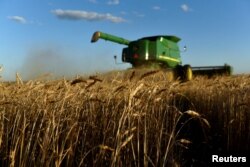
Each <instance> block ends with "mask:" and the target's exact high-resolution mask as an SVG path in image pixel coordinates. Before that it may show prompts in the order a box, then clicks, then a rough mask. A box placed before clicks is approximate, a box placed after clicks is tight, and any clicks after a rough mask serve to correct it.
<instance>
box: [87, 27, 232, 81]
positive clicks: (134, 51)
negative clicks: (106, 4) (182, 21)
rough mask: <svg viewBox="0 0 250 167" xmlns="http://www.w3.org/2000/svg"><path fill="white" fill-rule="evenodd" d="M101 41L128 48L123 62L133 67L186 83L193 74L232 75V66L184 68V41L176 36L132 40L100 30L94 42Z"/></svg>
mask: <svg viewBox="0 0 250 167" xmlns="http://www.w3.org/2000/svg"><path fill="white" fill-rule="evenodd" d="M100 38H101V39H104V40H108V41H112V42H115V43H118V44H123V45H126V46H127V47H125V48H123V50H122V61H123V62H125V63H130V64H131V65H132V67H133V68H146V69H152V68H153V69H163V70H171V71H173V72H174V76H175V78H180V79H181V80H185V81H189V80H192V77H193V75H208V76H212V75H231V74H232V67H231V66H229V65H227V64H225V65H224V66H204V67H191V66H190V65H188V64H187V65H182V61H181V56H180V49H179V46H178V42H179V41H180V40H181V39H180V38H178V37H176V36H169V35H158V36H151V37H144V38H140V39H138V40H135V41H129V40H127V39H124V38H121V37H117V36H114V35H110V34H107V33H103V32H100V31H97V32H95V33H94V34H93V36H92V39H91V42H96V41H98V39H100ZM115 58H116V57H115Z"/></svg>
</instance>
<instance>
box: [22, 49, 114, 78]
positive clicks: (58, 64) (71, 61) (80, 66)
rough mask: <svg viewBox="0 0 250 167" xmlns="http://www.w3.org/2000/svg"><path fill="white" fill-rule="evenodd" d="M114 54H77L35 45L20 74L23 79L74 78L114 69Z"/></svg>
mask: <svg viewBox="0 0 250 167" xmlns="http://www.w3.org/2000/svg"><path fill="white" fill-rule="evenodd" d="M116 68H117V66H115V63H114V60H113V57H112V56H103V55H88V54H87V53H86V52H85V53H84V54H82V55H76V54H74V53H72V54H71V53H70V52H69V51H65V50H64V49H62V48H60V47H55V46H47V47H33V48H32V49H30V50H29V51H28V53H27V56H26V57H25V59H24V62H23V65H22V67H21V70H20V74H21V76H22V79H23V80H34V79H45V80H47V79H59V78H62V77H65V78H74V77H76V75H81V76H84V75H92V74H95V73H103V72H106V71H110V70H114V69H116Z"/></svg>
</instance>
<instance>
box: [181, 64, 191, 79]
mask: <svg viewBox="0 0 250 167" xmlns="http://www.w3.org/2000/svg"><path fill="white" fill-rule="evenodd" d="M182 78H183V80H184V81H191V80H192V79H193V71H192V68H191V66H190V65H184V66H183V75H182Z"/></svg>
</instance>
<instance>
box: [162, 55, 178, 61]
mask: <svg viewBox="0 0 250 167" xmlns="http://www.w3.org/2000/svg"><path fill="white" fill-rule="evenodd" d="M159 58H160V59H166V60H171V61H175V62H180V61H181V60H179V59H175V58H171V57H167V56H163V55H160V56H159Z"/></svg>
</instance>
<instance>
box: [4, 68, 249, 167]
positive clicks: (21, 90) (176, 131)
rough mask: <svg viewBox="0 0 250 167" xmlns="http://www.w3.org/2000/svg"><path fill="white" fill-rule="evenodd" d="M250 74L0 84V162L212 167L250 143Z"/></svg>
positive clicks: (123, 75) (120, 75) (114, 75)
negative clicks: (215, 159)
mask: <svg viewBox="0 0 250 167" xmlns="http://www.w3.org/2000/svg"><path fill="white" fill-rule="evenodd" d="M249 120H250V75H238V76H228V77H226V76H224V77H212V78H206V77H196V78H194V80H192V81H189V82H180V81H178V80H177V81H169V80H168V77H167V75H166V74H165V73H164V72H161V71H147V72H144V73H143V72H137V71H127V72H110V73H107V74H99V75H97V76H89V77H79V78H76V79H72V80H65V79H61V80H51V81H41V80H33V81H27V82H22V81H21V80H18V81H17V82H13V83H7V82H2V83H0V166H114V167H115V166H191V164H192V165H194V166H206V165H207V164H208V162H209V161H211V155H212V154H219V155H229V156H230V155H239V154H243V155H246V153H247V152H249V150H250V142H249V141H250V123H249Z"/></svg>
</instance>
